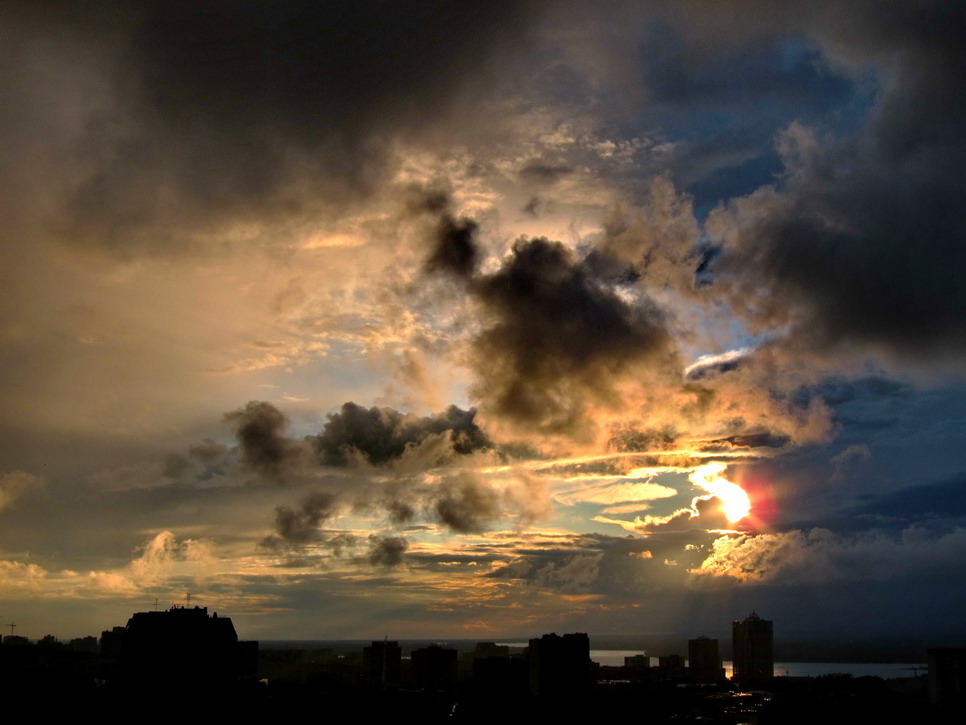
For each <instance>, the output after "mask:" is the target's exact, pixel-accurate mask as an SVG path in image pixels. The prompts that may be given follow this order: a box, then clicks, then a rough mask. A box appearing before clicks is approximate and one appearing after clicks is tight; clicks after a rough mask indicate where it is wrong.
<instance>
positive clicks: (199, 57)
mask: <svg viewBox="0 0 966 725" xmlns="http://www.w3.org/2000/svg"><path fill="white" fill-rule="evenodd" d="M30 5H31V4H29V3H20V4H18V3H14V4H13V6H12V10H11V13H12V14H13V15H15V20H16V23H15V26H16V27H17V29H18V31H19V35H20V36H21V37H23V38H27V41H24V44H25V46H28V50H29V49H30V48H29V46H30V44H31V43H34V42H36V43H38V44H40V45H43V43H47V42H48V41H52V40H63V39H64V38H66V39H68V40H69V41H71V42H69V43H49V47H46V48H45V50H44V52H46V53H47V54H48V57H49V58H51V59H52V60H53V61H54V62H58V61H59V62H63V63H64V64H72V65H77V64H81V65H84V66H85V67H87V66H89V69H90V71H91V73H92V75H93V76H95V77H96V78H97V79H98V82H99V84H100V85H99V86H97V87H98V90H101V88H103V89H104V90H105V93H104V94H103V95H98V96H97V97H96V98H95V99H94V101H95V102H93V103H91V104H90V106H89V107H85V108H83V109H71V110H70V111H65V113H77V112H82V113H84V114H86V118H85V120H86V121H87V126H88V131H87V132H86V133H85V134H84V135H83V137H82V138H81V139H80V140H78V141H75V142H72V144H71V147H70V148H69V149H66V150H65V151H66V152H65V158H64V161H65V162H66V163H67V164H68V168H70V169H71V173H70V174H67V175H66V177H65V180H66V181H67V184H68V185H69V186H70V187H71V191H70V192H69V193H68V194H67V199H66V202H65V204H64V208H62V212H63V213H62V214H61V215H60V218H59V220H58V226H59V228H60V230H61V231H62V232H63V233H64V236H65V237H67V238H70V239H72V240H78V239H85V240H87V241H91V242H96V243H102V244H108V245H111V246H112V247H114V248H117V249H125V250H131V249H132V248H134V245H135V243H136V242H138V241H143V242H144V243H145V244H148V243H151V244H156V238H157V237H160V238H161V239H164V240H165V241H166V242H168V244H169V246H170V247H176V246H178V245H183V244H185V242H184V241H183V240H184V234H178V233H176V232H179V231H182V232H183V231H184V230H185V229H186V228H187V229H192V228H193V227H196V228H205V227H208V226H210V225H212V224H215V223H217V222H218V221H220V220H221V219H223V218H224V216H225V215H229V214H240V215H242V216H254V215H256V214H265V213H273V212H277V213H287V214H292V213H296V214H297V213H299V211H300V210H301V211H303V212H304V211H305V209H304V205H305V204H306V203H307V201H308V198H307V197H306V196H305V195H304V193H303V192H304V185H305V184H306V183H307V184H310V185H313V186H314V187H315V189H316V190H322V191H324V192H325V193H326V194H328V195H329V196H330V197H336V196H338V197H340V198H347V197H351V196H353V195H354V194H360V193H365V192H366V191H367V190H368V188H369V187H370V185H371V184H372V183H373V182H374V181H376V180H379V179H381V177H382V173H383V170H384V167H383V164H384V162H385V158H386V156H385V154H386V150H387V147H388V144H389V142H390V141H391V140H392V139H393V138H394V137H397V136H403V137H405V136H407V135H408V136H416V135H419V134H420V133H423V132H424V131H425V130H427V129H430V128H432V127H434V124H435V123H436V122H438V121H440V120H441V119H444V118H448V114H449V113H451V112H453V111H454V110H455V109H456V108H457V106H459V105H460V104H461V103H463V102H464V101H465V100H466V98H468V97H473V96H475V95H477V94H478V93H484V92H485V91H486V88H487V84H486V82H485V81H486V78H487V74H488V73H489V69H490V68H491V66H490V63H489V61H490V59H491V58H492V57H494V56H495V55H499V56H501V58H504V59H505V58H506V57H507V56H508V55H509V54H512V52H513V49H514V47H524V46H523V44H520V43H519V42H517V41H519V40H520V38H521V36H522V33H523V29H524V28H525V27H526V25H527V17H528V15H529V14H530V11H529V3H521V2H497V3H490V4H488V5H487V6H486V7H483V6H477V5H475V4H466V3H450V2H444V1H442V0H417V1H416V2H407V3H404V4H402V3H385V2H378V1H373V2H358V1H352V2H350V1H349V0H335V1H334V2H325V3H319V2H314V1H310V0H296V1H295V2H287V3H284V4H283V5H274V4H265V3H262V2H258V1H257V0H232V1H228V0H201V1H199V2H191V3H188V2H160V1H152V0H144V1H143V2H139V3H126V4H122V5H117V4H115V3H96V2H95V3H83V4H81V5H83V8H84V9H83V10H82V11H79V10H78V9H77V3H69V2H68V3H49V4H46V7H45V8H44V9H43V10H36V9H33V8H31V7H30ZM14 10H15V11H16V12H15V13H14V12H13V11H14ZM18 43H19V41H18ZM73 45H78V46H81V48H82V50H83V47H84V46H89V47H88V48H87V50H86V51H84V52H76V53H74V54H73V55H72V54H71V53H72V52H73V51H68V50H61V48H64V47H67V48H68V49H70V48H72V46H73ZM74 50H76V49H74ZM31 56H32V53H31V52H25V53H23V54H22V56H18V57H17V60H18V62H22V63H24V64H25V65H24V67H23V68H20V69H19V70H20V71H21V72H23V73H26V74H30V73H32V72H34V68H32V67H29V66H27V65H26V64H27V63H29V59H30V58H31ZM75 56H76V57H75ZM92 59H93V60H92ZM95 61H96V62H95ZM57 110H61V109H57ZM149 232H150V233H151V234H153V235H155V236H153V237H148V236H147V235H148V233H149Z"/></svg>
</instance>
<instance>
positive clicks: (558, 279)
mask: <svg viewBox="0 0 966 725" xmlns="http://www.w3.org/2000/svg"><path fill="white" fill-rule="evenodd" d="M474 291H475V294H476V296H477V297H478V299H479V300H480V302H481V303H482V305H483V307H484V310H485V311H486V313H487V320H488V323H489V324H487V325H486V326H485V328H484V330H483V331H482V333H481V334H480V335H479V337H478V338H477V339H476V340H475V342H474V347H475V361H476V368H477V372H478V375H479V382H478V384H477V387H476V394H477V396H478V397H479V399H481V400H483V401H486V405H487V406H488V407H489V408H490V409H491V410H493V411H495V412H496V413H498V414H500V415H502V416H505V417H506V418H508V419H510V420H512V421H514V422H516V423H518V424H527V425H531V426H535V427H537V428H538V429H541V430H543V431H547V432H563V431H568V430H571V429H573V428H574V427H575V426H576V425H577V424H578V421H579V419H580V417H581V415H582V414H583V413H584V410H585V407H586V405H587V403H588V401H589V400H591V399H594V400H598V401H605V402H613V397H614V392H613V390H612V388H611V385H612V382H613V380H614V379H615V378H616V377H619V376H621V375H622V374H625V373H627V372H628V371H629V370H630V369H631V368H632V367H633V366H634V365H635V364H637V363H639V362H641V361H644V360H647V361H650V362H652V363H654V364H655V365H660V364H661V363H662V362H664V361H665V360H666V359H667V358H669V357H670V356H671V355H672V342H671V338H670V335H669V334H668V332H667V330H666V329H665V327H664V320H663V315H662V314H661V312H660V311H659V310H658V309H657V307H656V306H655V305H654V304H653V303H651V302H650V301H648V300H647V299H646V298H641V299H639V300H637V301H636V302H628V301H625V299H623V298H621V297H620V296H618V294H617V292H616V289H615V288H614V287H612V286H610V285H608V284H605V283H603V282H601V281H599V280H598V279H597V278H596V277H595V276H594V275H593V274H592V273H591V271H590V270H589V269H588V267H587V265H586V264H585V262H584V260H582V259H580V258H578V257H577V256H576V255H575V254H574V253H573V252H572V251H571V250H569V249H568V248H567V247H565V246H564V245H563V244H561V243H559V242H552V241H550V240H548V239H543V238H538V239H520V240H518V241H517V242H515V243H514V245H513V249H512V252H511V254H510V256H509V257H508V258H507V259H506V260H505V261H504V263H503V266H502V268H501V269H500V270H498V271H497V272H495V273H493V274H491V275H487V276H484V277H480V278H479V279H477V280H476V282H475V285H474Z"/></svg>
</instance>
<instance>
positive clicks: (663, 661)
mask: <svg viewBox="0 0 966 725" xmlns="http://www.w3.org/2000/svg"><path fill="white" fill-rule="evenodd" d="M655 674H656V676H657V678H658V679H660V680H672V681H679V680H685V679H687V677H688V674H689V673H688V668H687V667H685V666H684V658H683V657H682V656H681V655H662V656H660V657H658V658H657V672H656V673H655Z"/></svg>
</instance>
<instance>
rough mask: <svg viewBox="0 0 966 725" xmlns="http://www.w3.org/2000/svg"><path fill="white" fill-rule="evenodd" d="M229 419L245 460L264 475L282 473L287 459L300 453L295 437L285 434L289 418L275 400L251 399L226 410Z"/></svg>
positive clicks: (226, 416)
mask: <svg viewBox="0 0 966 725" xmlns="http://www.w3.org/2000/svg"><path fill="white" fill-rule="evenodd" d="M225 420H226V421H228V422H229V423H231V424H232V426H234V429H235V437H236V438H237V439H238V444H239V446H240V447H241V460H242V463H243V464H244V465H246V466H248V467H249V468H251V469H252V470H254V471H257V472H258V473H261V474H262V475H264V476H269V477H278V476H279V475H280V474H281V470H282V466H283V465H284V463H285V462H286V461H287V460H289V459H290V458H291V457H292V456H294V455H296V448H295V445H294V443H293V441H292V440H291V439H290V438H287V437H286V436H285V429H286V427H287V426H288V420H287V419H286V418H285V416H284V415H283V414H282V412H281V411H280V410H278V408H276V407H275V406H273V405H272V404H271V403H266V402H264V401H256V400H252V401H249V403H248V404H247V405H245V407H244V408H239V409H238V410H235V411H232V412H230V413H226V414H225Z"/></svg>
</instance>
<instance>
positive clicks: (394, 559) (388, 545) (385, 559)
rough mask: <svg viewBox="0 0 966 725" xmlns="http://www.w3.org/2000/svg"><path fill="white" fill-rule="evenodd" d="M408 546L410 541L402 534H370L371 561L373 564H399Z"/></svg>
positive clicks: (388, 565) (391, 565)
mask: <svg viewBox="0 0 966 725" xmlns="http://www.w3.org/2000/svg"><path fill="white" fill-rule="evenodd" d="M408 548H409V542H408V541H406V539H404V538H403V537H401V536H376V535H373V536H370V537H369V563H370V564H371V565H372V566H384V567H395V566H399V565H400V564H402V563H403V560H404V559H405V555H406V550H407V549H408Z"/></svg>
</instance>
